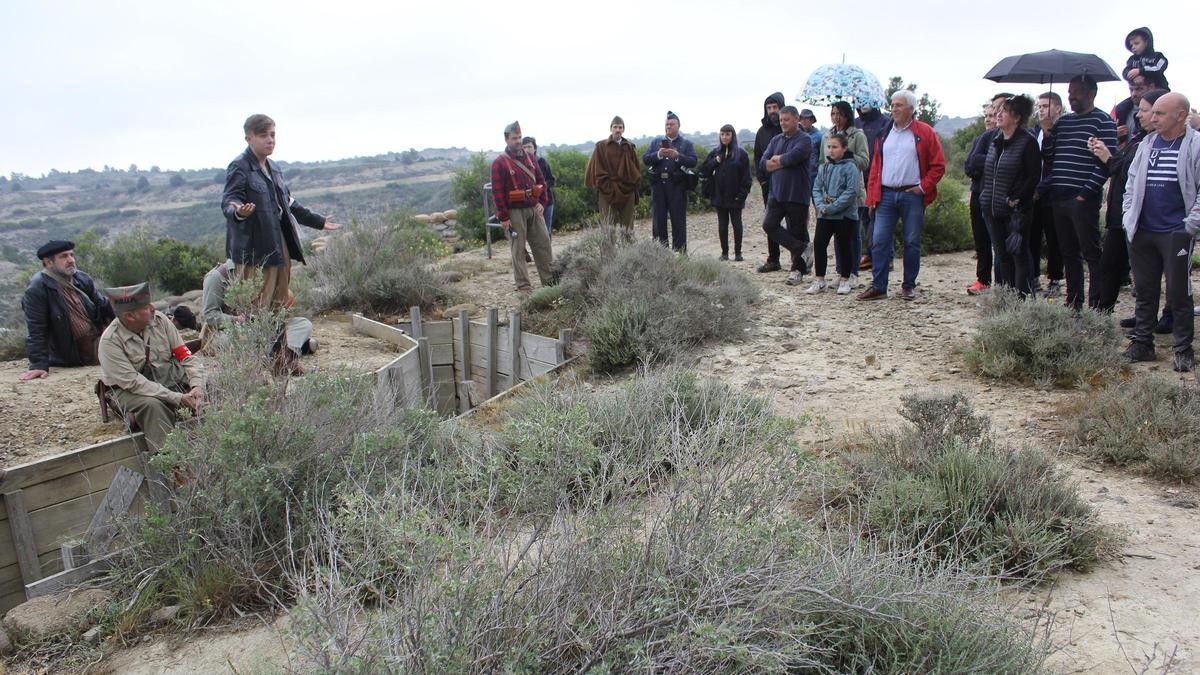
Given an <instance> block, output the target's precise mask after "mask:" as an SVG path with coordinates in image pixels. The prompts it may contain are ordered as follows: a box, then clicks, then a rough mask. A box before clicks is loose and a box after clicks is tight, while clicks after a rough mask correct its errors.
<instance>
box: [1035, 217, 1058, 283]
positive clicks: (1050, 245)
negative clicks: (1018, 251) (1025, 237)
mask: <svg viewBox="0 0 1200 675" xmlns="http://www.w3.org/2000/svg"><path fill="white" fill-rule="evenodd" d="M1043 237H1045V239H1046V247H1045V249H1043V248H1042V238H1043ZM1029 251H1030V253H1032V254H1033V278H1034V279H1037V278H1038V277H1040V276H1042V252H1043V251H1044V252H1045V253H1046V278H1048V279H1050V280H1051V281H1061V280H1062V278H1063V261H1062V252H1061V251H1059V249H1058V231H1057V230H1056V229H1055V228H1054V207H1053V205H1051V203H1050V200H1049V199H1048V198H1044V197H1043V198H1042V199H1035V200H1034V202H1033V217H1032V218H1031V219H1030V221H1029Z"/></svg>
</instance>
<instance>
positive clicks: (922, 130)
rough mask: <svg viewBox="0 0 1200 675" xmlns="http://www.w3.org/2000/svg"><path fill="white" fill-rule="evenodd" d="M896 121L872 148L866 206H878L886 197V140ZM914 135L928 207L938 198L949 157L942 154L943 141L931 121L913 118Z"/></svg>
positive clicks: (876, 140) (884, 131)
mask: <svg viewBox="0 0 1200 675" xmlns="http://www.w3.org/2000/svg"><path fill="white" fill-rule="evenodd" d="M893 126H895V122H893V123H892V124H890V125H888V127H887V128H886V129H884V130H883V133H882V134H880V135H879V138H877V139H875V147H874V148H872V150H871V175H870V177H869V178H868V179H867V206H870V207H875V206H878V205H879V202H880V200H882V199H883V142H884V141H885V140H887V137H888V134H890V133H891V132H892V127H893ZM912 130H913V135H914V136H916V137H917V164H918V165H919V167H920V171H921V189H922V190H924V191H925V206H929V205H930V204H932V203H933V200H935V199H937V184H938V181H940V180H942V176H944V175H946V156H945V155H943V154H942V141H941V139H940V138H938V135H937V132H936V131H934V130H933V127H931V126H929V125H928V124H926V123H924V122H922V121H920V120H918V119H914V120H913V121H912Z"/></svg>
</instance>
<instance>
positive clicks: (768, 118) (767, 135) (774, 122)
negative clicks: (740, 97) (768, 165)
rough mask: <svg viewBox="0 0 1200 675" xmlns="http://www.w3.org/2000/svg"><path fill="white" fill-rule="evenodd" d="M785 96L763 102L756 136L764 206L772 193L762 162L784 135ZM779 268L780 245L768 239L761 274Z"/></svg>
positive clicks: (756, 161)
mask: <svg viewBox="0 0 1200 675" xmlns="http://www.w3.org/2000/svg"><path fill="white" fill-rule="evenodd" d="M783 104H784V99H783V94H782V93H780V92H778V91H777V92H775V93H774V94H771V95H770V96H768V97H767V98H766V100H765V101H763V117H762V126H760V127H759V128H758V133H756V134H754V175H755V177H756V178H757V179H758V185H759V188H760V189H761V190H762V200H763V206H764V207H765V206H766V205H767V201H768V199H767V197H768V196H769V195H770V192H771V189H770V188H771V181H770V174H768V173H767V171H766V170H765V169H763V168H762V160H763V157H764V153H766V151H767V144H768V143H770V142H771V139H772V138H775V137H776V136H778V135H779V134H782V133H783V127H781V126H779V109H780V108H782V107H783ZM780 269H781V268H780V267H779V244H777V243H776V242H775V241H774V240H773V239H771V238H770V237H768V238H767V261H766V262H764V263H763V264H761V265H759V266H758V271H759V272H778V271H779V270H780Z"/></svg>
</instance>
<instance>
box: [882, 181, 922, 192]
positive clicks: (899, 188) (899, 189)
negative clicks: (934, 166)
mask: <svg viewBox="0 0 1200 675" xmlns="http://www.w3.org/2000/svg"><path fill="white" fill-rule="evenodd" d="M915 187H917V184H915V183H914V184H912V185H897V186H896V187H892V186H890V185H884V186H883V189H884V190H895V191H896V192H904V191H905V190H911V189H913V188H915Z"/></svg>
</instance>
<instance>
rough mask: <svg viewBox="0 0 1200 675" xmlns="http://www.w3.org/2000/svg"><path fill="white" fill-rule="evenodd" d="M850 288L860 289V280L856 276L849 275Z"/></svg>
mask: <svg viewBox="0 0 1200 675" xmlns="http://www.w3.org/2000/svg"><path fill="white" fill-rule="evenodd" d="M850 288H862V279H859V278H858V275H857V274H851V275H850Z"/></svg>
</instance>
